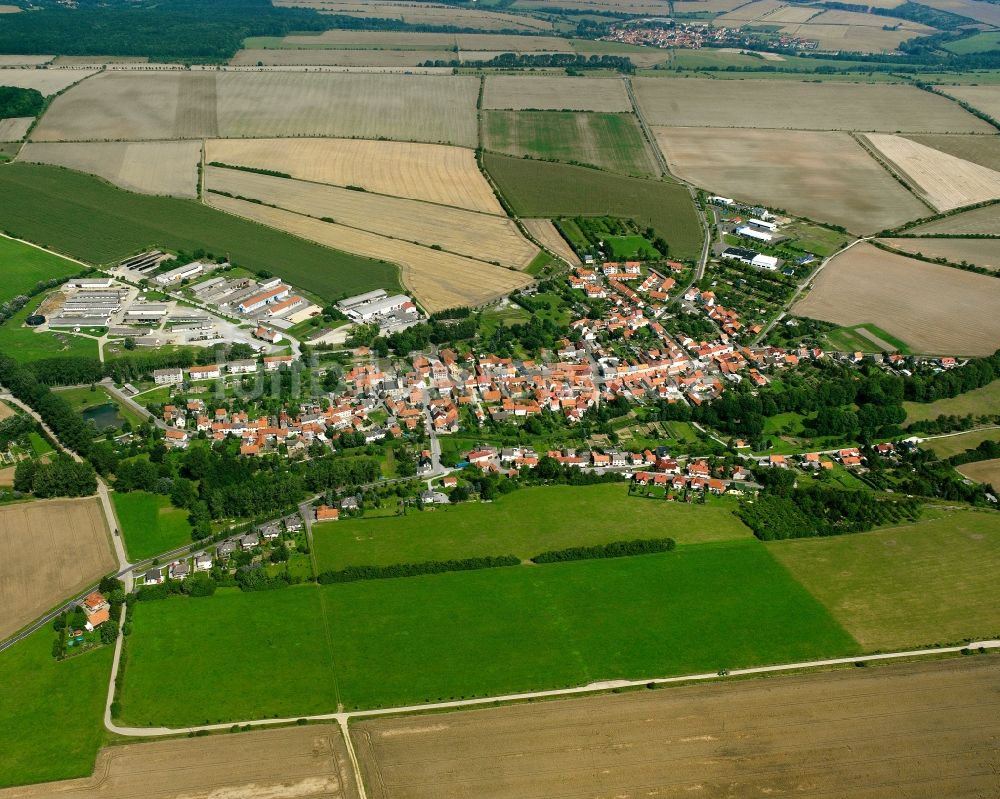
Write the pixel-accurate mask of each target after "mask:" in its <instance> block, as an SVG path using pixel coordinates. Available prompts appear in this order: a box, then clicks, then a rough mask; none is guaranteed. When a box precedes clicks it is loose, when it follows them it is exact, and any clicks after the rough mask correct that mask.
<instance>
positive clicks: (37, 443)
mask: <svg viewBox="0 0 1000 799" xmlns="http://www.w3.org/2000/svg"><path fill="white" fill-rule="evenodd" d="M28 441H29V442H30V443H31V450H32V452H34V453H35V454H36V455H37V456H39V457H41V456H42V455H48V453H50V452H52V451H53V448H52V445H51V444H50V443H49V442H48V440H47V439H46V438H45V437H44V436H43V435H42V434H41V433H37V432H35V431H32V432H30V433H28Z"/></svg>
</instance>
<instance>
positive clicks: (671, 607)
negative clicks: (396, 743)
mask: <svg viewBox="0 0 1000 799" xmlns="http://www.w3.org/2000/svg"><path fill="white" fill-rule="evenodd" d="M858 650H859V647H858V645H857V643H856V642H855V641H854V639H852V638H851V636H850V635H848V634H847V633H846V632H845V631H844V630H843V628H842V627H840V625H838V624H837V623H836V622H835V621H834V620H833V619H832V617H831V616H830V614H829V613H828V612H827V611H826V610H825V609H824V608H823V607H822V606H821V605H820V604H819V603H818V602H816V600H814V599H813V598H812V596H811V595H810V594H809V593H808V592H807V591H805V589H803V588H802V587H801V586H800V585H799V584H798V583H796V582H795V581H794V580H793V579H792V578H791V577H790V576H789V574H788V572H787V571H786V570H785V569H784V568H783V567H782V566H780V565H779V564H778V563H777V562H776V561H775V560H774V559H773V558H772V557H771V556H770V555H769V553H768V551H767V550H766V549H765V548H764V547H763V545H761V544H760V543H759V542H758V541H756V540H749V541H741V542H729V543H723V544H702V545H692V546H690V547H683V548H679V549H677V550H675V551H674V552H671V553H667V554H663V555H646V556H638V557H631V558H618V559H610V560H590V561H577V562H572V563H560V564H550V565H544V566H529V565H524V566H515V567H507V568H499V569H487V570H482V571H473V572H458V573H450V574H438V575H430V576H424V577H412V578H404V579H392V580H370V581H362V582H355V583H347V584H336V585H328V586H316V585H304V586H298V587H292V588H287V589H284V590H279V591H271V592H262V593H255V594H241V593H236V592H229V591H226V592H224V593H219V594H216V596H214V597H211V598H207V599H190V598H176V599H169V600H166V601H162V602H148V603H140V604H139V605H138V606H137V607H136V611H135V618H134V632H133V633H132V636H131V637H130V638H129V640H128V668H127V671H126V675H125V682H124V692H123V695H122V719H123V721H125V722H127V723H131V724H140V725H148V724H165V725H168V726H177V725H184V724H200V723H205V722H206V721H209V722H214V721H230V720H240V719H246V718H260V717H267V716H275V715H277V716H279V717H280V716H295V715H304V714H309V713H321V712H325V711H333V710H335V709H336V707H337V705H338V704H342V705H343V706H345V707H347V708H364V707H378V706H398V705H404V704H409V703H415V702H427V701H437V700H439V699H450V698H452V697H454V698H459V697H471V696H489V695H497V694H504V693H508V692H514V691H530V690H539V689H546V688H555V687H561V686H568V685H578V684H585V683H589V682H592V681H595V680H603V679H611V678H642V677H646V676H659V675H670V674H685V673H690V672H699V671H706V670H709V671H715V670H717V669H720V668H729V667H738V666H749V665H755V664H762V663H776V662H787V661H791V660H801V659H809V658H819V657H824V656H828V655H845V654H848V655H849V654H851V653H854V652H857V651H858ZM293 666H294V667H293Z"/></svg>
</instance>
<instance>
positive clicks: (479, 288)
mask: <svg viewBox="0 0 1000 799" xmlns="http://www.w3.org/2000/svg"><path fill="white" fill-rule="evenodd" d="M208 200H209V201H210V202H211V203H212V205H213V206H215V207H217V208H219V209H221V210H224V211H229V212H230V213H233V214H237V215H239V216H242V217H245V218H247V219H252V220H254V221H256V222H260V223H262V224H265V225H269V226H271V227H274V228H278V229H279V230H283V231H286V232H288V233H291V234H293V235H296V236H300V237H302V238H304V239H309V240H311V241H315V242H317V243H319V244H325V245H327V246H328V247H334V248H336V249H339V250H344V251H346V252H351V253H355V254H358V255H365V256H367V257H369V258H379V259H382V260H384V261H387V262H390V263H394V264H398V265H399V266H400V268H401V270H402V275H403V283H404V284H405V285H406V287H407V288H408V289H409V290H410V291H412V292H413V294H414V295H415V296H416V297H417V299H418V300H419V301H420V303H421V305H423V306H424V308H426V309H427V310H428V311H431V312H433V311H440V310H443V309H445V308H454V307H457V306H463V305H479V304H481V303H484V302H487V301H489V300H492V299H496V298H497V297H500V296H502V295H504V294H509V293H510V292H511V291H514V290H515V289H518V288H521V287H522V286H525V285H527V284H528V283H530V282H531V278H530V277H529V276H528V275H526V274H524V273H522V272H517V271H514V270H511V269H504V268H503V267H500V266H493V265H492V264H487V263H484V262H482V261H474V260H472V259H471V258H463V257H462V256H460V255H453V254H452V253H447V252H439V251H437V250H432V249H430V248H428V247H421V246H420V245H417V244H410V243H409V242H406V241H401V240H399V239H388V238H385V237H384V236H379V235H376V234H374V233H368V232H365V231H363V230H356V229H354V228H349V227H344V226H343V225H337V224H332V223H329V222H322V221H320V220H318V219H312V218H310V217H307V216H301V215H299V214H295V213H292V212H291V211H283V210H280V209H278V208H269V207H268V206H266V205H258V204H257V203H251V202H246V201H244V200H236V199H233V198H230V197H222V196H220V195H217V194H210V195H208Z"/></svg>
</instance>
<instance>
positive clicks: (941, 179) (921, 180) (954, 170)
mask: <svg viewBox="0 0 1000 799" xmlns="http://www.w3.org/2000/svg"><path fill="white" fill-rule="evenodd" d="M865 138H866V139H867V140H868V141H869V142H870V143H871V145H872V146H873V147H875V149H876V150H878V152H879V153H880V154H881V155H882V157H883V158H884V159H885V160H886V161H888V162H889V163H890V164H891V165H892V167H893V168H894V169H895V170H896V171H897V172H899V173H900V175H901V176H902V177H903V179H904V180H906V181H907V182H908V183H909V184H910V185H911V186H913V188H915V189H916V190H917V191H918V192H919V193H920V195H921V196H922V197H923V198H924V199H925V200H927V202H929V203H930V204H931V205H933V206H934V207H935V208H936V209H937V210H938V211H950V210H952V209H954V208H962V207H963V206H966V205H974V204H975V203H981V202H983V201H984V200H994V199H996V198H998V197H1000V172H995V171H994V170H992V169H987V168H986V167H984V166H980V165H979V164H973V163H971V162H969V161H963V160H962V159H961V158H956V157H955V156H953V155H948V153H942V152H940V151H938V150H935V149H933V148H931V147H926V146H925V145H923V144H918V143H917V142H915V141H911V140H910V139H904V138H903V137H902V136H893V135H891V134H887V133H869V134H868V135H867V136H866V137H865Z"/></svg>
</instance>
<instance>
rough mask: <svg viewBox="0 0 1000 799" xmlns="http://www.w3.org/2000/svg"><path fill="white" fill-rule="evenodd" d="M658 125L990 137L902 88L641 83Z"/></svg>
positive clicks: (975, 123)
mask: <svg viewBox="0 0 1000 799" xmlns="http://www.w3.org/2000/svg"><path fill="white" fill-rule="evenodd" d="M633 84H634V86H635V90H636V98H637V100H638V102H639V104H640V105H641V106H642V108H643V111H645V113H646V117H647V118H648V120H649V124H651V125H670V126H672V127H709V128H787V129H793V130H794V129H798V130H876V131H888V132H891V133H895V132H897V131H905V132H914V133H966V132H970V131H972V132H976V131H979V132H989V131H990V130H991V128H989V126H987V124H986V123H985V122H983V121H982V120H981V119H978V118H976V117H975V116H973V115H972V114H970V113H969V112H968V111H965V110H963V109H962V108H960V107H959V106H958V105H956V104H955V103H953V102H951V101H950V100H947V99H946V98H944V97H938V96H937V95H935V94H931V93H929V92H925V91H921V90H920V89H916V88H914V87H912V86H903V85H897V84H885V83H881V84H856V83H832V82H827V83H808V82H801V83H800V82H798V81H781V82H780V83H779V82H777V81H768V80H711V79H706V78H636V79H635V80H634V81H633Z"/></svg>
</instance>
